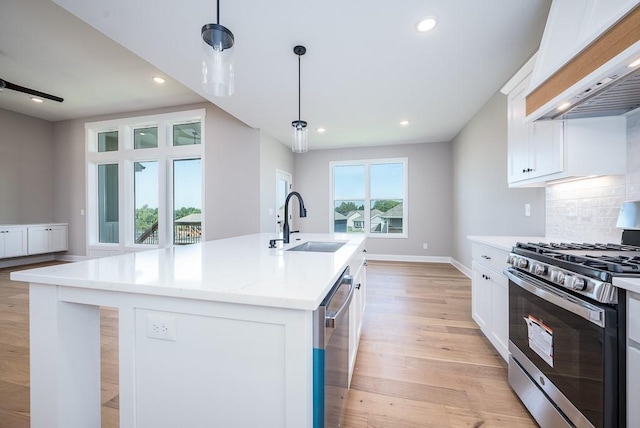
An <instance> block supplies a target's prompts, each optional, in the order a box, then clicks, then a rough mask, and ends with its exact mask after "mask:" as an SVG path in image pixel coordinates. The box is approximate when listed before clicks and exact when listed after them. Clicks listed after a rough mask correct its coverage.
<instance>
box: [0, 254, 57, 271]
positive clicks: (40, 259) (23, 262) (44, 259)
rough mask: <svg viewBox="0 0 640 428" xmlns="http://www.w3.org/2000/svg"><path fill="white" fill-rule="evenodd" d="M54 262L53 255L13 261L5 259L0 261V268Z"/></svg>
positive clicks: (27, 257)
mask: <svg viewBox="0 0 640 428" xmlns="http://www.w3.org/2000/svg"><path fill="white" fill-rule="evenodd" d="M53 260H54V255H53V254H45V255H41V256H25V257H17V258H15V259H7V260H2V261H0V268H7V267H15V266H24V265H31V264H34V263H43V262H50V261H53Z"/></svg>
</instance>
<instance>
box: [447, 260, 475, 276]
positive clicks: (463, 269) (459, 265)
mask: <svg viewBox="0 0 640 428" xmlns="http://www.w3.org/2000/svg"><path fill="white" fill-rule="evenodd" d="M451 264H452V265H453V266H454V267H455V268H456V269H458V270H459V271H460V272H462V274H463V275H464V276H466V277H467V278H469V279H471V269H469V268H468V267H466V266H465V265H463V264H462V263H460V262H459V261H457V260H456V259H451Z"/></svg>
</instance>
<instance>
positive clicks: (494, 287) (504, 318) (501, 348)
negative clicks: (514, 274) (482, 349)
mask: <svg viewBox="0 0 640 428" xmlns="http://www.w3.org/2000/svg"><path fill="white" fill-rule="evenodd" d="M489 340H491V343H492V344H493V346H495V348H496V349H497V350H498V352H499V353H500V355H502V358H504V359H505V360H508V359H509V280H508V279H507V278H505V277H504V276H503V275H496V274H494V275H493V276H492V277H491V337H490V339H489Z"/></svg>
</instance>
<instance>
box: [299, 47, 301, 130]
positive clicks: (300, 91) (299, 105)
mask: <svg viewBox="0 0 640 428" xmlns="http://www.w3.org/2000/svg"><path fill="white" fill-rule="evenodd" d="M300 92H301V91H300V55H298V122H299V121H300V117H301V116H300V99H301V98H300Z"/></svg>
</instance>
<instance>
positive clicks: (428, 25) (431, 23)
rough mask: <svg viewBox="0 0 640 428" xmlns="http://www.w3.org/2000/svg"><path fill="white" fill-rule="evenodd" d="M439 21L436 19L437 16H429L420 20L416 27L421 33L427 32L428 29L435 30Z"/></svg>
mask: <svg viewBox="0 0 640 428" xmlns="http://www.w3.org/2000/svg"><path fill="white" fill-rule="evenodd" d="M437 23H438V21H436V17H435V16H428V17H426V18H423V19H421V20H420V22H418V25H416V29H417V30H418V31H419V32H421V33H426V32H427V31H431V30H433V29H434V28H435V26H436V24H437Z"/></svg>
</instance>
